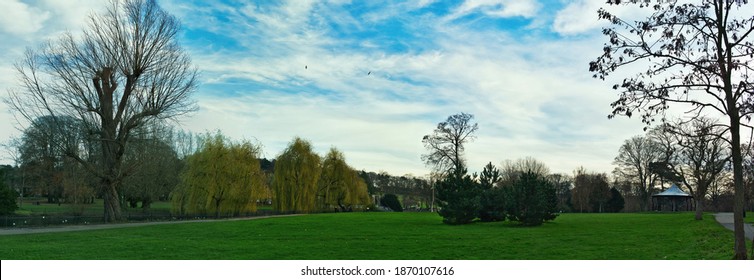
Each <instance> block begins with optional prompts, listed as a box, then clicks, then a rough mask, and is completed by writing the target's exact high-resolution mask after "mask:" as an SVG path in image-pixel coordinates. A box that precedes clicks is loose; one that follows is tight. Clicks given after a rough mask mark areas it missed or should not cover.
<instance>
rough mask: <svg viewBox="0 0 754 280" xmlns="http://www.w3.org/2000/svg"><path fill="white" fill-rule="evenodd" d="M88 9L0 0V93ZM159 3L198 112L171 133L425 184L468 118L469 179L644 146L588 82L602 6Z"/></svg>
mask: <svg viewBox="0 0 754 280" xmlns="http://www.w3.org/2000/svg"><path fill="white" fill-rule="evenodd" d="M100 2H101V1H97V0H81V1H52V0H34V1H32V0H3V1H2V3H0V9H2V10H3V11H5V13H7V15H4V17H3V18H0V38H2V42H3V43H2V44H0V92H2V94H3V95H4V94H6V92H7V90H8V89H10V88H12V87H15V86H17V84H16V83H17V81H16V80H15V78H14V76H15V74H14V70H13V63H14V62H15V61H17V60H18V59H19V58H21V55H22V54H23V51H24V49H25V48H26V47H30V46H31V47H33V46H36V45H38V44H40V43H42V42H44V41H45V40H48V39H51V38H55V37H57V36H59V35H60V34H61V32H64V31H66V30H69V31H71V32H73V33H74V34H75V33H76V32H80V30H81V29H82V26H83V25H84V23H85V21H86V16H87V15H88V14H90V13H91V12H96V11H99V9H100V8H101V6H102V5H101V4H100ZM158 2H159V3H160V4H161V5H162V6H163V8H165V9H166V10H167V11H168V12H170V13H172V14H173V15H175V16H176V17H178V18H179V19H180V20H181V21H182V23H183V28H184V29H183V33H182V35H181V38H180V43H181V45H182V46H183V47H184V48H185V49H186V51H187V52H188V53H189V54H190V55H191V57H192V59H193V62H194V63H195V64H196V66H197V67H198V68H199V70H200V71H201V85H200V87H199V88H198V90H197V91H196V93H195V98H196V100H197V103H198V105H199V107H200V110H199V111H198V112H196V113H195V114H193V115H191V116H189V117H185V118H183V119H182V120H181V122H180V125H181V127H182V128H183V129H187V130H192V131H195V132H204V131H207V130H216V129H220V130H222V131H223V133H225V134H226V135H228V136H230V137H232V138H234V139H249V140H252V141H257V142H258V143H260V144H262V145H263V151H264V156H266V157H268V158H272V157H276V156H277V155H278V154H279V153H280V152H281V151H282V150H283V149H284V147H285V146H286V145H287V144H288V143H289V142H290V141H291V140H292V139H293V137H295V136H299V137H302V138H305V139H308V140H310V141H311V142H312V143H313V144H314V146H315V148H316V149H317V151H318V152H320V153H325V152H326V151H327V150H328V149H329V148H330V147H337V148H338V149H340V150H342V151H343V152H344V153H345V155H346V158H347V161H348V162H349V164H350V165H352V166H353V167H354V168H357V169H365V170H370V171H387V172H390V173H392V174H396V175H402V174H413V175H417V176H423V175H426V174H428V173H429V168H428V167H426V166H424V164H423V163H422V161H421V159H420V156H421V154H422V153H425V152H426V151H425V149H424V147H423V146H422V143H421V139H422V136H423V135H425V134H429V133H431V132H432V130H433V129H434V127H435V126H436V124H437V123H438V122H440V121H443V120H444V119H445V118H447V117H448V116H449V115H452V114H456V113H459V112H466V113H470V114H473V115H474V116H475V120H476V121H477V122H478V123H479V131H478V133H477V139H476V140H475V141H474V142H472V143H469V144H467V150H466V157H467V160H468V163H469V165H470V167H471V168H470V169H471V170H472V171H478V170H480V169H481V167H482V166H483V165H484V164H486V163H487V162H493V163H495V164H499V163H500V162H502V161H504V160H507V159H510V160H515V159H517V158H521V157H526V156H532V157H535V158H537V159H539V160H541V161H543V162H545V163H546V164H547V165H548V166H549V167H550V169H551V170H552V171H553V172H562V173H568V174H570V173H571V172H572V171H573V170H574V169H576V168H578V167H579V166H584V167H586V168H587V169H589V170H594V171H599V172H610V171H611V170H612V169H613V166H612V161H613V159H614V158H615V156H616V155H617V152H618V148H619V147H620V145H621V144H622V142H623V141H624V140H625V139H627V138H629V137H631V136H633V135H637V134H641V133H642V124H641V123H640V120H639V119H627V118H617V119H613V120H608V119H607V117H606V116H607V114H608V113H609V112H610V111H611V108H610V106H609V104H610V102H611V101H613V100H614V99H615V98H616V93H615V92H613V91H612V90H611V89H610V85H611V83H609V82H602V81H599V80H596V79H592V78H591V74H590V73H589V72H588V71H587V69H588V67H587V66H588V63H589V61H590V59H594V58H596V57H597V56H598V55H599V53H600V50H601V46H602V43H603V41H604V38H603V36H602V35H601V33H600V27H601V26H602V24H603V23H600V22H598V21H597V14H596V11H597V9H598V8H599V7H600V6H601V5H603V4H602V3H604V0H575V1H557V0H550V1H537V0H466V1H432V0H422V1H343V0H333V1H301V0H298V1H241V0H238V1H198V0H194V1H181V0H162V1H158ZM616 11H618V12H623V13H625V14H627V15H631V14H637V13H640V11H636V10H632V9H628V8H618V9H616ZM0 117H2V119H4V120H8V121H7V122H2V123H1V124H0V141H1V142H6V141H8V140H9V139H10V138H11V137H14V136H18V135H19V134H20V132H19V131H18V130H17V129H16V125H15V121H14V118H13V117H12V115H10V114H9V113H8V110H7V106H6V105H5V104H0ZM7 158H8V157H7V156H6V159H4V162H8V159H7Z"/></svg>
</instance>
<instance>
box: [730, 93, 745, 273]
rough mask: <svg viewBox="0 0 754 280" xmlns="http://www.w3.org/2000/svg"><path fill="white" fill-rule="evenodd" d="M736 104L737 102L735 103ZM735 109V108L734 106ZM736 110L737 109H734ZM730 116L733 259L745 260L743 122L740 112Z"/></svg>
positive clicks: (732, 113)
mask: <svg viewBox="0 0 754 280" xmlns="http://www.w3.org/2000/svg"><path fill="white" fill-rule="evenodd" d="M733 105H735V104H733ZM734 109H735V108H734ZM734 111H735V110H734ZM729 116H730V122H731V126H730V136H731V140H732V142H733V143H731V144H732V145H731V146H732V147H731V148H732V154H731V157H732V159H733V183H734V189H733V236H734V239H735V245H734V247H733V248H734V249H733V250H734V252H735V253H734V255H733V259H736V260H745V259H746V258H747V251H746V236H745V235H744V216H743V210H744V184H743V182H744V180H743V178H744V177H743V166H742V156H741V133H740V130H741V124H740V121H739V116H738V112H737V111H735V112H731V113H730V114H729Z"/></svg>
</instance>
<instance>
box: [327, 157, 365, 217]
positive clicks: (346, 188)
mask: <svg viewBox="0 0 754 280" xmlns="http://www.w3.org/2000/svg"><path fill="white" fill-rule="evenodd" d="M318 186H319V189H318V191H317V203H318V205H319V207H320V208H321V209H323V210H331V209H333V207H337V208H338V209H340V211H350V210H353V206H356V205H360V206H365V205H367V204H368V203H369V194H368V192H367V184H366V182H364V180H363V179H362V178H361V177H360V176H359V175H358V173H357V172H356V170H354V169H353V168H351V167H350V166H348V164H346V160H345V157H344V156H343V153H341V152H340V151H338V150H337V149H335V148H332V149H330V152H328V153H327V155H326V156H325V160H324V161H323V162H322V173H321V175H320V178H319V183H318Z"/></svg>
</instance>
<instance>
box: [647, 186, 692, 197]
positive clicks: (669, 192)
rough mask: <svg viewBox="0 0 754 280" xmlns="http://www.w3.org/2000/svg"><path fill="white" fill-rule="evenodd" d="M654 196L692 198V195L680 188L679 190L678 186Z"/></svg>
mask: <svg viewBox="0 0 754 280" xmlns="http://www.w3.org/2000/svg"><path fill="white" fill-rule="evenodd" d="M652 196H691V195H690V194H687V193H685V192H683V191H682V190H681V189H680V188H678V186H676V185H675V184H673V185H672V186H670V188H669V189H667V190H665V191H664V192H661V193H658V194H654V195H652Z"/></svg>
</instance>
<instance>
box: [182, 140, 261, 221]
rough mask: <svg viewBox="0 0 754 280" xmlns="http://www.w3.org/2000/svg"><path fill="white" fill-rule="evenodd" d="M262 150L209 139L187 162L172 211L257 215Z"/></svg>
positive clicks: (251, 146) (247, 143)
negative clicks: (259, 158)
mask: <svg viewBox="0 0 754 280" xmlns="http://www.w3.org/2000/svg"><path fill="white" fill-rule="evenodd" d="M259 153H260V148H259V147H258V146H256V145H253V144H251V143H249V142H241V143H233V142H231V141H229V140H228V139H226V138H225V137H224V136H222V134H220V133H217V134H215V135H207V136H206V138H205V139H204V141H203V144H202V148H201V149H200V150H199V151H198V152H197V153H195V154H193V155H191V156H189V157H188V158H187V159H186V168H185V169H184V172H183V174H182V176H181V179H182V183H181V186H180V187H179V188H178V189H176V192H174V194H173V198H172V199H173V208H174V209H173V211H174V212H178V213H181V214H214V215H215V216H216V217H219V216H220V215H238V214H240V213H249V212H256V210H257V209H256V200H257V197H259V195H260V193H261V192H262V189H263V184H264V174H263V173H262V170H261V168H260V166H259V160H258V159H257V158H258V155H259Z"/></svg>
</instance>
